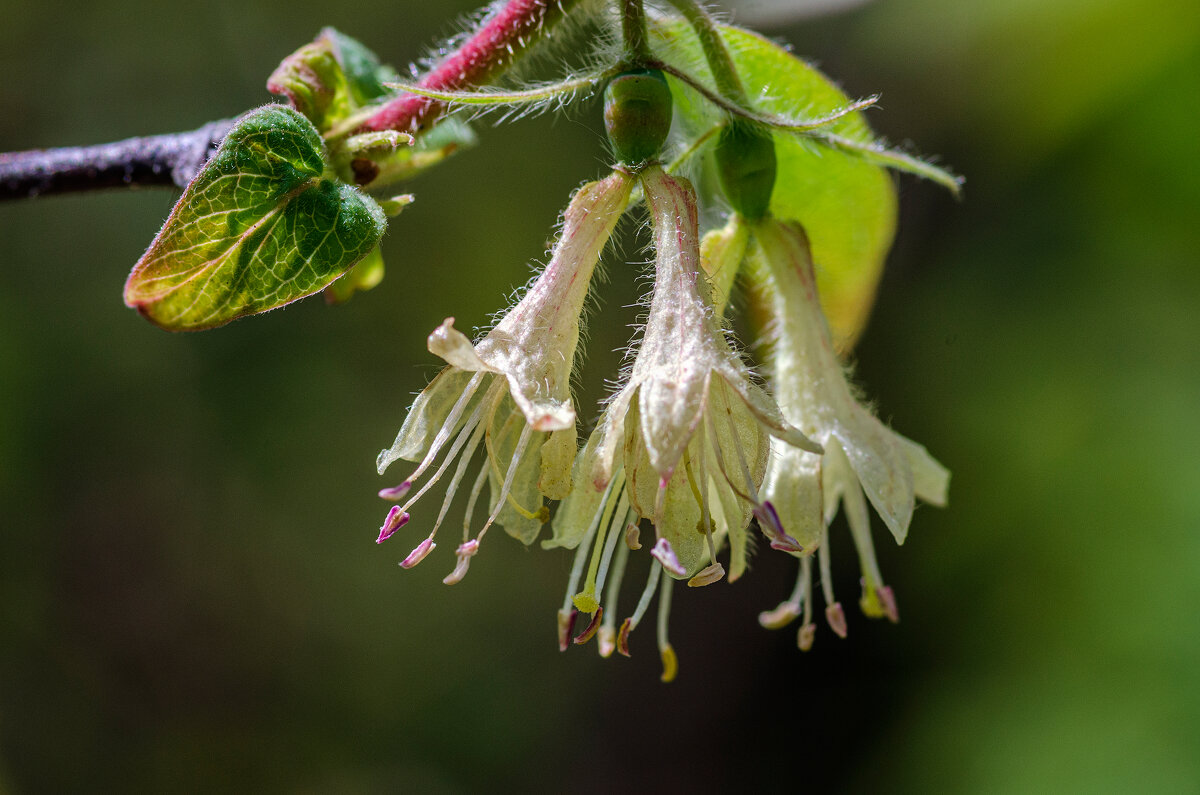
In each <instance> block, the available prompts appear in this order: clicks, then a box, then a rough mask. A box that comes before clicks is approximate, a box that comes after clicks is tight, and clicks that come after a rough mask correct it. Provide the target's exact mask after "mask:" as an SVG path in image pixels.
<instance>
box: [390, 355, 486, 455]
mask: <svg viewBox="0 0 1200 795" xmlns="http://www.w3.org/2000/svg"><path fill="white" fill-rule="evenodd" d="M473 377H474V373H469V372H466V371H464V370H460V369H458V368H455V367H444V368H442V370H441V372H439V373H438V374H437V375H436V376H434V378H433V380H432V381H430V382H429V385H428V386H426V387H425V389H424V390H422V392H421V394H419V395H417V399H416V400H415V401H413V404H412V408H410V409H409V410H408V416H407V417H405V419H404V424H403V425H402V426H400V432H399V433H397V434H396V441H395V442H393V443H392V446H391V447H390V448H389V449H387V450H384V451H382V452H381V453H380V454H379V458H378V459H377V460H376V465H377V466H378V469H379V474H381V475H382V474H383V473H384V470H386V469H387V468H388V467H389V466H390V465H391V464H392V462H394V461H396V460H398V459H404V460H405V461H420V460H421V457H422V456H424V455H425V453H426V452H427V451H428V450H429V447H430V445H432V444H433V442H434V440H435V439H436V438H437V436H438V432H439V431H441V430H442V429H443V426H444V425H445V424H446V420H447V419H448V418H449V416H450V414H451V412H452V411H453V410H454V407H455V405H456V404H457V403H458V401H459V399H460V398H461V397H462V396H463V394H464V392H465V391H466V390H467V388H468V386H469V385H470V383H471V379H472V378H473ZM486 391H487V390H485V389H479V388H476V389H475V391H474V393H473V394H472V396H471V397H470V398H469V403H468V405H466V406H465V407H464V409H463V410H462V411H460V413H459V419H458V422H457V423H455V427H452V428H450V429H449V433H448V435H449V434H452V433H453V432H454V431H455V430H457V427H458V425H460V424H461V423H462V421H463V420H465V419H466V418H467V417H469V416H470V415H471V409H473V408H474V406H475V405H476V403H477V401H479V400H480V399H481V398H482V395H483V394H484V393H485V392H486Z"/></svg>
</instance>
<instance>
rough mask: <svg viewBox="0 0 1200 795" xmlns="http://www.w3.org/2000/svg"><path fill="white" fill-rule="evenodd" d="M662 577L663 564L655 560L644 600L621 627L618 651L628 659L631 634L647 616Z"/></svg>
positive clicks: (643, 593) (639, 601)
mask: <svg viewBox="0 0 1200 795" xmlns="http://www.w3.org/2000/svg"><path fill="white" fill-rule="evenodd" d="M661 575H662V564H661V563H659V562H658V561H657V560H655V561H654V562H653V563H651V564H650V576H649V577H648V578H647V579H646V587H645V588H643V589H642V598H641V599H639V600H638V604H637V608H636V609H635V610H634V611H633V615H632V616H630V617H629V618H627V619H625V623H623V624H622V625H621V633H620V635H619V636H618V637H617V651H619V652H620V653H621V654H623V655H625V656H626V657H628V656H629V633H630V632H633V631H634V630H635V629H637V625H638V622H640V621H641V620H642V616H644V615H646V610H647V609H649V607H650V600H651V599H653V598H654V589H655V588H657V587H658V580H659V577H660V576H661Z"/></svg>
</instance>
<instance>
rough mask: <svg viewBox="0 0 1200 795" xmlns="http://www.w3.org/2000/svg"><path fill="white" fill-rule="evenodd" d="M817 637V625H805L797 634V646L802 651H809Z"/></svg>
mask: <svg viewBox="0 0 1200 795" xmlns="http://www.w3.org/2000/svg"><path fill="white" fill-rule="evenodd" d="M816 636H817V625H816V624H805V625H804V626H802V627H800V631H799V632H798V633H796V645H797V646H798V647H800V651H808V650H809V649H811V648H812V645H813V640H814V639H815V638H816Z"/></svg>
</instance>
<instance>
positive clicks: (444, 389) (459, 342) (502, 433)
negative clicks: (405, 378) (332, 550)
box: [377, 172, 633, 584]
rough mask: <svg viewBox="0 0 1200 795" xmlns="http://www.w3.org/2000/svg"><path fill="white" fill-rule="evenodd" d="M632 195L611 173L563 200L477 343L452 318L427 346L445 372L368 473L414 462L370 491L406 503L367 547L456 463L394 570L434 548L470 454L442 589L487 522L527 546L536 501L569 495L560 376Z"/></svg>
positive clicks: (565, 383)
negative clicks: (546, 251) (528, 267)
mask: <svg viewBox="0 0 1200 795" xmlns="http://www.w3.org/2000/svg"><path fill="white" fill-rule="evenodd" d="M632 185H633V180H632V179H631V178H630V177H629V176H628V175H626V174H623V173H620V172H617V173H614V174H613V175H611V176H610V177H608V178H607V179H604V180H600V181H598V182H592V183H589V184H587V185H584V186H583V187H582V188H580V189H579V190H578V191H577V192H576V193H575V195H574V197H573V198H572V199H571V203H570V205H569V206H568V207H567V210H566V212H565V213H564V215H563V226H562V232H561V234H560V235H559V238H558V241H557V242H556V244H555V247H554V251H553V253H552V255H551V259H550V262H549V264H548V265H547V266H546V267H545V269H544V270H542V272H541V273H540V274H539V275H538V276H537V278H536V279H535V280H534V281H533V283H532V284H531V285H530V286H529V288H528V289H527V290H526V292H525V293H524V295H523V296H522V297H521V299H520V300H519V301H518V302H517V304H516V305H515V306H514V307H512V309H510V310H509V311H508V312H507V313H506V314H505V315H504V316H503V317H502V318H501V319H500V321H499V322H498V323H496V325H495V326H494V327H493V328H492V330H491V331H489V332H488V333H487V334H486V335H485V336H484V337H483V338H482V339H481V340H479V342H478V343H476V344H474V345H472V344H471V342H470V340H469V339H468V338H467V337H466V336H465V335H464V334H462V332H460V331H458V330H457V329H455V328H454V325H453V324H454V319H453V318H448V319H447V320H446V322H445V323H443V324H442V325H441V326H440V327H439V328H438V329H437V330H435V331H434V332H433V333H432V334H430V335H429V350H430V352H431V353H434V354H436V355H438V356H440V357H441V358H443V359H444V360H445V361H446V362H447V364H448V366H447V367H446V368H444V369H443V370H442V371H441V372H440V373H439V374H438V375H437V376H436V377H435V378H434V379H433V381H432V382H431V383H430V384H429V386H428V387H426V389H425V391H423V392H422V393H421V394H420V395H419V396H418V397H417V399H416V401H415V402H414V403H413V406H412V408H411V409H410V410H409V414H408V417H407V419H406V420H405V422H404V425H403V427H401V429H400V432H399V434H398V435H397V437H396V441H395V443H394V444H393V445H392V446H391V448H389V449H387V450H384V451H382V452H381V453H380V454H379V459H378V462H377V463H378V468H379V472H380V474H382V473H383V472H384V470H386V469H387V468H388V467H389V466H390V465H391V464H392V463H393V462H394V461H396V460H398V459H404V460H407V461H419V462H420V463H419V465H418V466H417V468H416V470H415V471H414V472H413V473H412V474H411V475H410V476H409V477H408V478H407V479H405V481H404V482H403V483H401V484H400V485H399V486H397V487H395V488H391V489H384V490H383V491H381V492H380V496H381V497H384V498H387V499H394V500H401V499H404V498H405V497H406V496H407V500H406V501H405V502H404V503H403V504H402V505H397V506H395V507H394V508H392V510H391V512H390V513H389V514H388V517H387V519H386V521H385V522H384V525H383V527H382V528H381V530H380V535H379V539H378V540H379V542H382V541H384V540H386V539H387V538H388V537H390V536H391V535H392V534H393V533H394V532H395V531H396V530H397V529H398V528H399V527H401V526H402V525H403V524H404V523H406V522H407V521H408V518H409V509H410V508H411V507H412V505H413V504H414V503H415V502H416V501H417V500H418V499H419V498H420V497H421V496H423V495H424V494H425V492H426V491H428V490H429V489H430V488H431V487H432V486H433V485H434V484H435V483H436V482H438V480H440V479H441V478H442V476H443V475H444V474H445V473H446V472H448V471H449V470H450V468H451V465H452V464H455V462H457V464H456V465H455V466H454V471H453V474H452V476H451V481H450V485H449V487H448V488H447V490H446V496H445V498H444V501H443V504H442V508H441V511H440V512H439V514H438V517H437V520H436V521H435V522H434V527H433V530H432V532H431V533H430V535H429V537H428V538H426V539H425V540H424V541H422V542H421V544H419V545H418V546H417V547H416V548H415V549H414V550H413V552H412V554H410V555H409V556H408V557H407V558H406V559H405V560H404V562H403V563H401V564H400V565H402V566H404V567H405V568H410V567H412V566H414V565H416V564H417V563H418V562H420V560H421V559H423V558H424V557H425V556H426V555H427V554H428V553H429V552H430V551H432V550H433V548H434V546H436V544H435V543H434V540H433V539H434V535H435V534H436V532H437V529H438V527H439V526H440V525H441V523H442V520H443V519H444V518H445V516H446V513H447V511H448V510H449V507H450V504H451V502H452V501H453V499H454V496H455V493H456V492H457V490H458V487H459V485H460V484H461V483H462V481H463V478H464V476H465V475H466V472H467V470H468V469H469V468H470V465H471V462H472V460H473V459H474V458H475V453H476V452H477V451H478V449H479V447H480V445H481V444H482V445H483V447H484V452H485V454H484V456H483V458H484V460H483V464H482V466H481V467H480V469H479V472H478V474H477V476H476V477H475V480H474V484H473V486H472V487H471V490H470V497H469V499H468V504H467V517H466V520H465V522H464V530H463V542H462V544H461V545H460V546H459V547H458V553H457V555H458V565H457V566H456V568H455V570H454V571H453V572H452V573H451V574H450V576H449V577H447V578H446V580H445V581H446V582H447V583H448V584H450V583H455V582H458V581H459V580H461V579H462V577H463V575H465V574H466V570H467V566H468V565H469V563H470V559H471V557H473V556H474V555H475V553H476V552H477V551H478V549H479V542H480V540H481V539H482V537H483V535H484V533H486V532H487V529H488V528H489V527H490V526H491V525H492V524H493V523H499V524H500V525H501V526H503V527H504V528H505V530H506V531H507V532H508V533H509V534H511V535H513V536H514V537H516V538H519V539H521V540H522V541H523V542H525V543H527V544H528V543H531V542H532V541H533V539H534V538H535V537H536V536H537V534H538V532H539V530H540V528H541V525H542V524H543V523H544V522H545V521H546V518H547V517H548V509H547V508H545V507H544V506H543V497H548V498H550V499H562V498H563V497H564V496H565V495H566V494H567V493H568V491H569V490H570V484H571V480H570V474H571V466H572V461H573V459H574V456H575V449H576V443H575V439H576V431H575V410H574V407H573V406H572V403H571V396H570V377H571V369H572V366H573V363H574V360H575V350H576V347H577V345H578V342H579V327H580V315H581V313H582V310H583V303H584V299H585V298H586V296H587V292H588V285H589V282H590V280H591V276H592V272H593V270H594V268H595V266H596V263H597V261H598V260H599V257H600V254H601V252H602V251H603V249H604V246H605V244H606V243H607V242H608V239H609V237H610V235H611V234H612V231H613V228H614V227H615V225H616V223H617V221H618V220H619V219H620V217H621V214H622V213H623V212H624V209H625V206H626V205H627V204H628V202H629V196H630V191H631V189H632ZM439 460H440V463H439V464H438V465H437V467H436V468H434V464H435V463H437V462H438V461H439ZM431 468H434V469H433V472H432V474H430V475H428V476H427V477H426V473H427V472H428V471H429V470H430V469H431ZM422 478H424V481H423V483H421V485H420V487H419V489H418V490H417V492H416V493H415V494H413V495H411V496H408V492H409V490H410V489H411V488H412V487H413V486H414V485H415V484H417V483H418V482H419V481H421V480H422ZM485 482H487V483H488V485H489V492H490V504H491V510H490V513H489V516H488V518H487V520H486V522H485V523H484V525H483V526H482V528H481V529H480V530H479V532H478V534H477V535H476V536H475V537H474V538H472V537H471V533H470V525H471V517H472V515H473V510H474V507H475V504H476V502H477V500H478V498H479V496H480V494H481V492H482V489H483V486H484V483H485Z"/></svg>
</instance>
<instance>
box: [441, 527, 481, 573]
mask: <svg viewBox="0 0 1200 795" xmlns="http://www.w3.org/2000/svg"><path fill="white" fill-rule="evenodd" d="M477 552H479V539H477V538H472V539H471V540H470V541H468V542H466V543H465V544H460V545H459V547H458V549H457V550H456V551H455V553H454V554H456V555H458V565H457V566H455V567H454V571H452V572H450V574H448V575H447V576H446V578H445V579H443V580H442V582H444V583H445V584H446V585H455V584H456V583H459V582H462V578H463V577H466V576H467V568H468V567H469V566H470V565H471V558H473V557H475V553H477Z"/></svg>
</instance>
